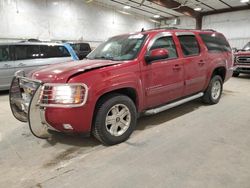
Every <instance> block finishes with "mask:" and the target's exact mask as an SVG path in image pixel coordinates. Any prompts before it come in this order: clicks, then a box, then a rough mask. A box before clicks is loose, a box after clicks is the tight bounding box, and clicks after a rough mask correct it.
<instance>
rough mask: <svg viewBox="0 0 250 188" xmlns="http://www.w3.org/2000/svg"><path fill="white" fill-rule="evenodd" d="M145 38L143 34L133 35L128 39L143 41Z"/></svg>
mask: <svg viewBox="0 0 250 188" xmlns="http://www.w3.org/2000/svg"><path fill="white" fill-rule="evenodd" d="M143 36H144V35H143V34H137V35H131V36H129V37H128V39H142V38H143Z"/></svg>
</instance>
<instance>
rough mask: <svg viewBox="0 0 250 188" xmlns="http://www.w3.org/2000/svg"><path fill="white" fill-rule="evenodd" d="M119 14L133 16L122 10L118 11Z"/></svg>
mask: <svg viewBox="0 0 250 188" xmlns="http://www.w3.org/2000/svg"><path fill="white" fill-rule="evenodd" d="M118 12H120V13H122V14H127V15H131V14H130V13H128V12H125V11H122V10H118Z"/></svg>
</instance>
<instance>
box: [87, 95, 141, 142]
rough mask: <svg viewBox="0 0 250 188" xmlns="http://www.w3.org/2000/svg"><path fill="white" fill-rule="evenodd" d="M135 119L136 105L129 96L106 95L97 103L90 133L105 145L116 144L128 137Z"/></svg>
mask: <svg viewBox="0 0 250 188" xmlns="http://www.w3.org/2000/svg"><path fill="white" fill-rule="evenodd" d="M136 121H137V111H136V107H135V104H134V102H133V101H132V100H131V99H130V98H129V97H127V96H125V95H121V94H112V95H108V96H105V97H103V98H102V99H101V100H100V101H99V102H98V104H97V107H96V115H95V118H94V122H93V129H92V133H93V135H94V136H95V137H96V138H97V139H98V140H99V141H101V142H102V143H103V144H105V145H114V144H118V143H121V142H123V141H125V140H127V139H128V138H129V136H130V135H131V133H132V132H133V130H134V128H135V126H136Z"/></svg>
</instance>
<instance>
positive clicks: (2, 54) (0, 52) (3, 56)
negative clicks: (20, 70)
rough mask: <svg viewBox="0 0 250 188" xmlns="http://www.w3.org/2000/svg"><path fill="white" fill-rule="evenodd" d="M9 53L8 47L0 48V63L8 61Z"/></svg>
mask: <svg viewBox="0 0 250 188" xmlns="http://www.w3.org/2000/svg"><path fill="white" fill-rule="evenodd" d="M10 60H11V58H10V51H9V46H0V62H1V61H10Z"/></svg>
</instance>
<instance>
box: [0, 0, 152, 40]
mask: <svg viewBox="0 0 250 188" xmlns="http://www.w3.org/2000/svg"><path fill="white" fill-rule="evenodd" d="M153 27H154V23H152V22H150V21H149V20H148V19H146V18H144V17H141V16H133V15H124V14H122V13H119V12H117V11H115V10H114V9H111V8H108V7H102V6H100V5H96V4H94V3H85V1H83V0H1V1H0V40H3V39H5V40H6V39H8V40H15V39H21V38H25V39H29V38H36V39H42V40H85V41H92V43H94V44H97V43H99V42H100V41H103V40H106V39H107V38H108V37H110V36H113V35H117V34H121V33H127V32H135V31H140V30H141V29H142V28H145V29H147V28H153Z"/></svg>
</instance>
